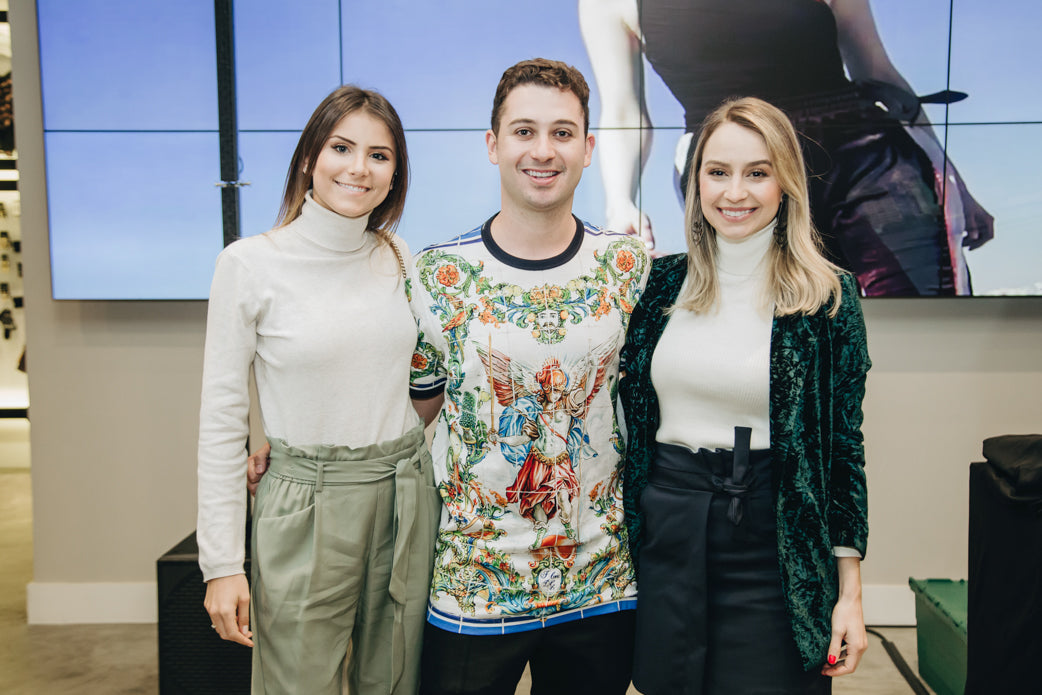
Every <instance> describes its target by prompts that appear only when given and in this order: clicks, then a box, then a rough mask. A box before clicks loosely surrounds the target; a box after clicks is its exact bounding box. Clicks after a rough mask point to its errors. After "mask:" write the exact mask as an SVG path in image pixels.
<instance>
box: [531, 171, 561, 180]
mask: <svg viewBox="0 0 1042 695" xmlns="http://www.w3.org/2000/svg"><path fill="white" fill-rule="evenodd" d="M525 173H526V174H528V175H529V176H531V177H533V178H537V179H548V178H550V177H551V176H557V172H556V171H526V172H525Z"/></svg>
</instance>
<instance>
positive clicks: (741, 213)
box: [720, 208, 751, 217]
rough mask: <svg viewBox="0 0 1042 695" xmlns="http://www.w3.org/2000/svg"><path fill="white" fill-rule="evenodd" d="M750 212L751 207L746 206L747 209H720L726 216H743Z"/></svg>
mask: <svg viewBox="0 0 1042 695" xmlns="http://www.w3.org/2000/svg"><path fill="white" fill-rule="evenodd" d="M750 212H751V208H746V209H745V210H724V209H721V210H720V214H722V215H723V216H724V217H743V216H744V215H747V214H749V213H750Z"/></svg>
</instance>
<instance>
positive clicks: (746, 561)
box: [620, 98, 870, 695]
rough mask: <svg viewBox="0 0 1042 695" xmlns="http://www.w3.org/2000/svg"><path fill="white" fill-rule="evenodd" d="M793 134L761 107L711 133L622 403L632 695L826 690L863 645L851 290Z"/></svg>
mask: <svg viewBox="0 0 1042 695" xmlns="http://www.w3.org/2000/svg"><path fill="white" fill-rule="evenodd" d="M804 172H805V170H804V164H803V159H802V156H801V154H800V148H799V144H798V141H797V139H796V133H795V131H794V130H793V128H792V125H791V124H790V122H789V120H788V119H787V118H786V117H785V115H784V114H783V113H782V112H781V111H779V110H778V109H777V108H775V107H773V106H771V105H770V104H768V103H766V102H764V101H761V100H759V99H751V98H746V99H739V100H735V101H728V102H725V103H724V104H723V105H722V106H720V107H719V108H718V109H716V110H715V111H714V112H712V113H711V114H710V115H709V117H708V118H707V119H706V121H705V122H704V124H703V126H702V129H701V135H700V137H699V141H698V144H697V147H696V150H695V154H694V159H693V162H692V164H691V169H690V177H689V184H688V192H687V199H686V200H687V210H686V228H687V232H688V234H687V237H688V238H687V247H688V253H687V254H686V255H685V254H678V255H674V256H667V257H664V258H660V259H656V260H655V262H654V264H653V266H652V270H651V275H650V278H649V280H648V285H647V289H646V291H645V293H644V295H643V296H642V298H641V300H640V302H639V303H638V305H637V308H636V310H635V311H634V313H633V316H632V318H631V320H630V326H629V332H628V334H627V343H626V347H625V348H624V351H623V356H622V359H623V362H624V368H625V376H624V377H623V378H622V380H621V382H620V397H621V399H622V402H623V406H624V409H625V413H626V422H627V426H628V430H629V441H628V444H627V453H626V462H625V488H624V495H625V503H626V521H627V525H628V527H629V529H628V530H629V534H630V543H631V547H632V550H633V557H634V558H635V561H638V562H639V574H638V581H639V585H640V597H639V601H638V604H637V647H636V661H635V668H634V678H633V681H634V684H635V685H636V686H637V688H638V689H640V690H641V692H643V693H647V694H648V695H655V694H657V693H670V694H671V695H676V694H679V693H698V694H700V693H707V694H713V695H717V694H723V693H751V692H755V693H765V694H766V693H772V694H782V693H785V694H796V693H800V694H804V693H823V692H829V691H830V688H831V678H830V677H832V676H839V675H843V674H845V673H850V672H851V671H853V670H854V669H855V668H856V666H857V662H858V659H859V658H860V655H861V653H862V652H863V651H864V649H865V646H866V644H867V640H866V635H865V627H864V619H863V617H862V610H861V579H860V560H861V557H863V556H864V553H865V546H866V541H867V536H868V523H867V501H866V499H867V498H866V489H865V476H864V451H863V446H862V436H861V431H860V427H861V420H862V413H861V401H862V398H863V396H864V384H865V374H866V372H867V370H868V368H869V364H870V362H869V358H868V351H867V347H866V338H865V328H864V321H863V318H862V314H861V308H860V305H859V300H858V290H857V286H856V284H855V282H854V279H853V277H851V276H850V275H849V274H846V273H844V272H842V271H840V270H839V269H838V268H836V267H835V266H834V265H832V264H831V263H830V262H829V261H827V260H826V259H825V258H824V257H823V256H822V254H821V252H820V250H819V247H818V242H817V238H818V237H817V235H816V234H815V232H814V229H813V227H812V224H811V221H810V212H809V205H808V194H807V179H806V174H805V173H804Z"/></svg>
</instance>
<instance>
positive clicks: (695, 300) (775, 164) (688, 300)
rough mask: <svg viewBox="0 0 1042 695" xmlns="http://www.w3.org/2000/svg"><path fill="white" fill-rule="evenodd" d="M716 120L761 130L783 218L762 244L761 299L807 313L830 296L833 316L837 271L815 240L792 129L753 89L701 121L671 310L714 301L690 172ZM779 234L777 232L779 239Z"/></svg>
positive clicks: (709, 246)
mask: <svg viewBox="0 0 1042 695" xmlns="http://www.w3.org/2000/svg"><path fill="white" fill-rule="evenodd" d="M724 123H734V124H736V125H740V126H742V127H743V128H748V129H749V130H751V131H753V132H755V133H757V134H758V135H760V137H762V138H763V140H764V143H765V144H766V145H767V153H768V155H769V157H770V160H771V166H772V168H773V170H774V176H775V178H776V179H777V181H778V184H779V186H780V187H781V190H782V193H783V200H784V201H785V202H784V203H783V204H782V205H781V206H780V208H779V210H780V211H784V219H779V220H778V226H779V227H780V228H783V229H784V231H783V232H779V233H777V234H774V235H773V236H772V240H771V246H770V249H769V250H768V252H767V258H768V262H767V263H768V268H767V282H766V285H765V288H764V292H765V300H767V301H768V302H769V303H771V304H773V305H774V313H775V315H776V316H785V315H788V314H797V313H806V314H813V313H815V312H816V311H817V310H818V309H820V308H821V307H823V306H825V305H827V304H828V303H829V302H830V301H833V300H834V301H833V304H832V307H831V310H830V311H829V315H830V316H835V314H836V312H837V311H838V310H839V301H840V293H841V288H840V282H839V277H838V275H837V273H841V272H843V271H842V270H840V269H839V267H838V266H836V265H834V264H833V263H831V262H829V260H828V259H826V258H825V256H824V255H823V253H822V250H821V249H822V246H821V240H820V238H819V236H818V233H817V231H816V230H815V229H814V225H813V223H812V222H811V219H810V196H809V194H808V193H807V170H806V167H805V165H804V163H803V153H802V152H801V150H800V144H799V140H798V139H797V137H796V131H795V129H794V128H793V127H792V123H791V122H790V121H789V119H788V117H786V115H785V114H784V113H782V111H781V110H780V109H778V108H777V107H775V106H772V105H771V104H768V103H767V102H766V101H763V100H762V99H756V98H754V97H745V98H741V99H729V100H727V101H725V102H724V103H723V104H721V105H720V106H719V107H717V108H716V110H715V111H713V112H712V113H711V114H709V116H707V117H706V119H705V121H704V122H703V123H702V132H701V134H700V135H699V136H698V144H697V145H696V146H695V153H694V157H693V158H692V160H691V168H690V170H689V171H688V183H687V203H686V206H685V210H684V228H685V238H686V240H687V285H686V288H685V290H684V292H683V293H682V294H681V295H680V296H679V297H678V298H677V301H676V303H675V304H674V305H673V307H672V309H671V310H676V309H685V310H688V311H692V312H694V313H696V314H698V313H706V312H708V311H710V310H712V309H713V308H714V307H715V306H716V304H717V298H718V295H719V285H718V282H717V273H716V253H717V241H716V230H714V229H713V227H712V226H711V225H710V224H709V222H707V221H706V219H705V215H704V214H703V213H702V199H701V195H700V191H699V185H698V173H699V170H700V169H701V168H702V155H703V153H704V152H705V146H706V141H707V140H709V138H710V137H711V136H712V135H713V133H715V132H716V131H717V129H718V128H719V127H720V126H721V125H723V124H724ZM779 236H780V237H781V238H782V239H784V241H783V242H781V243H779Z"/></svg>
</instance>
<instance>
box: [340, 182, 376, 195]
mask: <svg viewBox="0 0 1042 695" xmlns="http://www.w3.org/2000/svg"><path fill="white" fill-rule="evenodd" d="M336 185H338V186H340V187H341V188H346V189H347V190H349V191H357V192H359V193H365V192H366V191H368V190H369V189H368V188H366V187H365V186H354V185H352V184H350V183H340V182H339V181H337V182H336Z"/></svg>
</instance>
